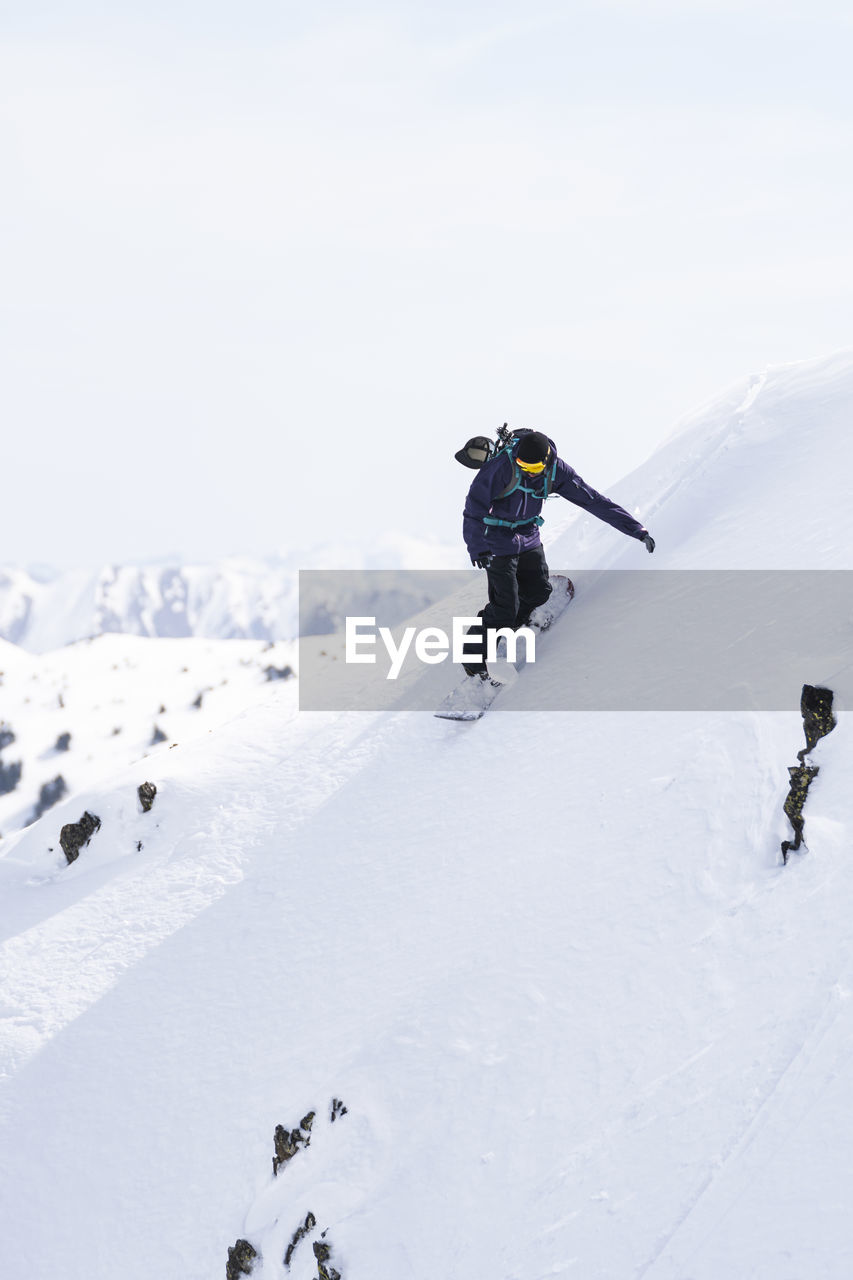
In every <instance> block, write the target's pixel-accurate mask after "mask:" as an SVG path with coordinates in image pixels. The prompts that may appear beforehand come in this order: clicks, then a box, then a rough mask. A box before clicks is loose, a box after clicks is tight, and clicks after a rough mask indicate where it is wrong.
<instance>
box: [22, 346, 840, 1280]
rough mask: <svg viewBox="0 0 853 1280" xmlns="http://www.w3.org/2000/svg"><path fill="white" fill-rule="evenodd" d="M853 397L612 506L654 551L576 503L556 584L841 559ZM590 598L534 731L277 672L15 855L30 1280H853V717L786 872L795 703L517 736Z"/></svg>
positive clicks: (86, 797)
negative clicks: (290, 1150)
mask: <svg viewBox="0 0 853 1280" xmlns="http://www.w3.org/2000/svg"><path fill="white" fill-rule="evenodd" d="M750 388H751V390H750ZM748 393H749V395H752V400H751V402H750V403H749V404H747V403H746V401H747V398H748ZM753 393H754V394H753ZM851 412H853V357H851V356H850V355H849V354H848V355H846V356H836V357H833V358H832V359H830V360H826V361H818V362H808V363H805V364H803V365H798V366H793V367H786V368H783V369H779V370H770V371H769V372H768V373H767V374H766V375H764V376H763V378H762V379H760V380H756V381H749V382H747V383H745V384H744V387H743V388H739V389H737V391H735V392H733V393H731V394H729V395H727V396H725V397H723V399H721V400H720V402H718V403H717V404H715V405H712V406H710V407H709V408H708V409H707V410H705V411H703V412H702V413H700V414H699V415H697V416H696V417H695V419H694V420H693V421H692V422H690V423H688V424H686V425H685V427H684V428H683V430H682V431H680V432H679V433H678V434H677V435H676V436H675V437H674V438H673V439H672V440H671V441H670V442H668V443H667V445H665V446H664V448H663V449H662V450H661V451H660V453H659V454H656V455H655V456H654V457H653V458H652V459H651V460H650V461H649V462H648V463H647V464H645V466H644V467H643V468H641V469H640V470H639V471H638V472H636V473H634V475H633V476H631V477H628V478H627V479H626V480H625V481H624V482H623V484H622V486H620V487H619V493H617V492H616V491H614V496H616V497H619V498H621V500H622V501H623V502H626V504H627V503H628V502H629V498H628V495H630V505H631V506H634V505H637V506H639V507H640V509H641V511H642V518H643V519H644V520H645V521H646V522H647V524H648V526H649V528H650V529H651V530H652V532H653V533H654V535H655V537H656V538H658V540H659V551H658V552H657V553H656V556H655V557H647V556H646V552H645V551H644V549H643V548H642V546H640V545H639V544H637V543H634V542H630V543H629V542H627V541H626V540H620V538H619V535H618V534H616V533H615V532H613V531H612V530H608V529H602V531H601V532H599V531H598V530H596V531H595V533H594V534H593V532H592V530H591V527H590V522H589V521H587V519H586V517H579V518H578V519H575V520H573V521H571V522H569V523H568V525H567V526H566V527H565V528H564V529H563V531H562V532H561V533H560V534H559V536H558V538H557V540H556V543H555V544H554V545H553V546H552V547H551V554H550V559H551V561H552V563H553V564H554V567H555V568H571V567H574V566H575V565H578V566H580V567H585V568H598V567H602V566H607V565H609V564H613V563H616V562H617V561H618V562H619V563H620V567H625V566H626V563H627V557H628V556H629V555H630V556H631V557H632V559H631V560H630V565H631V566H632V567H633V566H636V567H643V566H644V565H645V563H646V561H647V560H650V561H652V562H653V567H661V566H663V567H667V566H669V567H676V566H677V567H689V566H695V567H701V568H709V567H720V568H736V567H740V566H743V567H747V566H749V567H767V566H768V565H769V566H770V567H778V568H784V567H797V568H813V569H827V568H832V569H838V568H849V567H850V566H849V564H848V559H849V557H850V539H849V536H848V535H849V533H850V532H851V531H850V529H849V528H848V524H849V522H850V520H851V518H853V517H851V514H850V506H849V502H847V500H846V497H845V495H847V493H848V489H849V483H850V482H849V476H850V474H851V465H850V464H851V461H853V459H851V456H850V454H851V444H850V433H849V429H848V424H849V421H850V417H851ZM644 504H646V505H644ZM546 527H547V526H546ZM622 556H624V557H626V561H625V562H623V560H622V558H621V557H622ZM658 556H659V557H660V559H658V558H657V557H658ZM649 567H652V566H649ZM582 608H583V601H582V600H581V599H580V597H578V598H577V599H576V600H575V602H574V603H573V605H572V606H571V608H570V609H569V611H568V612H567V614H566V616H565V618H564V619H563V620H562V621H561V622H560V623H559V624H558V626H557V627H555V628H554V630H553V631H552V632H551V633H550V641H549V645H548V646H547V648H543V654H542V658H541V667H540V664H537V669H536V671H535V672H531V671H530V670H528V671H527V672H525V673H524V674H523V675H522V676H521V677H520V678H519V680H518V681H517V683H516V684H515V685H514V686H513V687H512V688H510V689H508V690H506V691H505V693H504V694H503V695H502V697H501V703H500V705H501V706H507V707H510V706H514V707H515V708H516V714H503V713H500V714H499V713H498V712H497V709H496V710H495V712H494V713H490V714H489V715H487V716H486V717H485V718H484V719H483V720H482V721H480V722H478V723H475V724H473V725H459V724H452V723H449V722H445V721H439V720H436V719H434V718H433V717H431V716H429V715H418V714H405V713H397V714H392V713H374V714H367V713H361V714H354V713H350V714H343V713H342V714H335V713H331V712H329V713H322V714H321V713H314V714H309V713H299V714H297V713H296V712H295V708H294V701H293V686H292V684H291V683H288V682H283V683H281V684H277V685H272V686H270V689H269V691H268V694H267V696H265V698H264V699H263V701H261V702H259V703H258V704H257V705H256V706H254V707H252V708H250V709H247V710H245V711H243V712H241V713H239V714H237V715H236V717H235V718H233V719H231V720H230V721H228V722H227V723H224V724H221V725H220V726H219V727H217V728H216V729H215V731H213V732H210V733H205V734H203V735H201V736H200V737H199V738H197V740H196V741H194V742H189V743H187V744H183V743H181V744H180V745H179V746H178V747H176V748H175V749H174V750H165V751H161V752H160V753H159V754H157V755H152V756H151V757H150V758H149V759H147V760H143V761H137V762H134V763H129V764H128V765H127V766H125V767H124V768H123V769H121V770H119V771H118V772H116V773H114V774H112V775H111V776H110V777H109V779H108V780H103V779H102V780H100V781H98V782H96V783H93V784H92V785H91V786H90V787H88V788H87V789H84V790H82V791H81V792H78V793H77V794H75V795H74V796H73V797H72V798H70V799H69V800H67V801H65V802H63V803H62V804H61V805H59V806H58V807H57V808H56V809H54V810H51V811H50V812H49V813H48V814H46V815H45V817H43V818H42V819H41V820H40V821H39V822H38V823H36V824H35V825H34V826H32V827H30V828H28V829H27V830H26V831H23V832H21V833H19V834H17V835H13V836H11V837H9V838H7V839H6V840H5V841H4V842H3V844H2V845H0V855H2V856H0V881H2V889H0V894H2V896H1V897H0V900H2V903H3V908H2V925H3V927H2V936H3V941H2V944H0V972H2V987H0V999H1V1000H2V1005H0V1017H2V1021H0V1072H2V1082H3V1087H2V1093H0V1117H2V1123H3V1127H4V1135H3V1144H2V1150H3V1160H2V1169H3V1174H2V1177H3V1183H2V1187H0V1241H2V1242H3V1245H2V1247H3V1249H4V1250H5V1252H6V1254H7V1260H6V1265H5V1268H4V1272H5V1274H8V1275H10V1276H11V1275H14V1276H15V1277H16V1280H42V1278H44V1280H47V1278H48V1277H50V1278H51V1280H53V1277H62V1280H84V1278H85V1280H114V1278H119V1277H120V1278H121V1280H143V1277H144V1278H145V1280H150V1277H151V1276H166V1277H169V1278H170V1280H208V1278H212V1277H221V1276H223V1275H224V1274H225V1264H226V1255H227V1249H228V1246H230V1245H233V1244H234V1243H235V1241H236V1240H237V1239H238V1238H245V1239H248V1240H249V1241H250V1242H251V1243H252V1245H253V1246H254V1248H255V1249H256V1250H257V1251H258V1253H259V1255H260V1257H259V1259H258V1261H257V1262H256V1265H255V1268H254V1271H253V1275H255V1276H262V1277H264V1280H272V1278H276V1280H282V1278H283V1277H284V1276H290V1277H292V1278H293V1280H308V1277H314V1276H316V1275H317V1263H316V1261H315V1258H314V1255H313V1252H312V1249H311V1245H312V1243H313V1242H318V1241H319V1240H320V1233H321V1232H325V1233H326V1234H325V1237H324V1241H325V1243H327V1244H328V1245H329V1246H330V1247H331V1251H332V1253H331V1259H330V1264H331V1265H333V1266H334V1267H336V1268H337V1270H338V1271H339V1272H340V1274H341V1276H342V1278H343V1280H400V1277H406V1278H407V1280H456V1278H457V1277H458V1278H459V1280H462V1277H465V1278H466V1280H467V1278H468V1277H471V1276H478V1277H479V1276H482V1277H490V1278H495V1280H498V1278H500V1280H543V1278H544V1277H552V1276H567V1277H569V1276H577V1277H582V1278H583V1280H641V1278H642V1280H720V1278H721V1277H750V1278H751V1280H752V1278H754V1280H842V1278H845V1277H848V1276H849V1275H850V1274H853V1228H851V1227H850V1223H849V1210H848V1206H849V1202H850V1198H851V1193H853V1112H851V1109H850V1107H849V1096H850V1091H851V1088H853V1000H851V993H853V932H851V928H850V919H851V913H853V847H851V846H853V793H851V788H850V783H849V779H850V777H851V776H853V737H851V731H850V727H849V722H848V719H847V716H846V711H845V707H844V706H843V705H841V706H839V707H838V708H837V710H838V715H839V722H838V725H837V727H836V728H835V730H834V731H833V732H832V734H831V735H829V736H828V737H826V738H825V739H824V740H823V741H822V742H821V743H820V744H819V745H818V747H817V749H816V750H815V751H814V752H813V756H812V758H813V760H814V762H815V763H817V764H819V765H820V775H819V777H818V778H817V779H816V781H815V782H814V783H813V785H812V789H811V792H810V795H809V799H808V804H807V808H806V839H807V846H808V847H807V849H806V850H804V851H803V852H802V853H798V854H793V855H792V856H791V859H790V861H789V863H788V865H787V866H786V867H782V866H781V865H780V857H779V841H780V840H781V839H782V838H783V837H784V836H785V835H786V834H787V833H788V824H787V821H786V819H785V818H784V815H783V812H782V804H783V800H784V797H785V794H786V792H787V784H788V775H787V766H789V765H792V764H794V763H795V762H796V752H797V751H798V750H799V749H800V748H801V747H802V746H803V737H802V723H801V720H800V717H799V715H798V713H797V712H796V711H795V710H793V709H792V710H791V711H790V712H784V713H775V714H771V713H763V714H759V713H743V714H727V713H722V712H718V713H713V714H700V713H664V712H656V713H653V712H646V713H638V712H635V713H596V712H583V713H581V712H576V713H554V712H547V711H544V710H536V711H533V710H531V711H528V712H526V713H524V712H522V713H519V710H518V709H519V708H521V709H523V707H524V706H525V699H526V697H527V696H528V695H527V694H526V692H525V690H526V689H530V690H535V688H536V686H537V682H539V684H540V685H541V682H542V681H543V680H545V679H551V680H559V679H560V672H561V671H562V670H564V669H566V667H567V666H568V665H569V664H578V663H583V662H584V661H588V662H589V661H591V660H592V659H593V657H594V654H593V653H592V651H591V649H590V647H589V645H590V644H591V642H587V647H586V648H580V649H579V648H578V647H577V646H576V645H575V644H574V642H573V630H572V618H573V616H574V613H575V612H576V611H578V610H581V609H582ZM0 657H2V660H3V663H6V661H7V659H8V661H9V663H10V664H12V663H18V665H19V666H23V665H24V664H25V663H26V662H27V661H29V660H30V659H29V657H28V655H21V654H20V651H17V650H14V651H13V650H10V648H9V646H4V648H3V650H2V654H0ZM531 677H534V678H531ZM452 679H453V677H452V676H451V674H450V673H449V672H448V682H450V681H451V680H452ZM811 679H812V673H811V672H809V671H803V672H802V681H803V682H805V681H809V680H811ZM448 687H449V685H448ZM798 695H799V689H797V690H794V691H792V708H793V707H795V706H796V701H797V698H798ZM531 697H532V698H533V702H532V705H533V706H536V705H537V698H536V696H535V695H534V694H531ZM496 706H497V704H496ZM11 750H13V749H11ZM144 780H150V781H152V782H155V783H156V785H157V787H158V794H157V798H156V801H155V804H154V807H153V809H152V810H151V812H150V813H148V814H143V813H142V812H141V811H140V807H139V805H138V803H137V799H136V787H137V785H138V784H139V783H140V782H142V781H144ZM84 808H88V809H89V810H90V811H91V812H94V813H97V814H98V816H99V817H100V818H101V821H102V826H101V830H100V831H99V832H98V833H97V834H96V835H95V836H94V837H93V839H92V841H91V843H90V844H89V845H88V846H87V847H86V848H84V849H83V850H82V852H81V854H80V857H79V859H78V860H77V861H76V862H75V863H73V865H71V866H70V867H69V866H66V865H65V859H64V857H63V856H62V854H61V853H60V852H59V850H58V848H57V837H58V832H59V828H60V826H61V825H62V824H63V823H65V822H71V821H76V820H77V819H78V818H79V817H80V815H81V813H82V811H83V809H84ZM139 842H141V843H142V848H141V850H138V849H137V844H138V843H139ZM333 1098H337V1099H341V1100H342V1101H343V1102H344V1103H345V1105H346V1107H347V1114H346V1115H343V1116H341V1117H340V1118H339V1119H337V1120H336V1121H335V1123H334V1124H332V1123H331V1122H330V1106H331V1102H332V1099H333ZM310 1110H315V1111H316V1113H317V1116H316V1119H315V1122H314V1127H313V1130H312V1137H311V1144H310V1146H309V1147H307V1148H306V1149H303V1150H300V1151H299V1152H298V1153H297V1155H296V1156H295V1157H294V1158H293V1160H292V1161H291V1162H290V1163H288V1164H287V1165H286V1166H285V1167H284V1168H283V1169H281V1170H280V1171H279V1173H278V1176H277V1177H273V1176H272V1166H271V1160H272V1156H273V1133H274V1130H275V1127H276V1125H278V1124H282V1125H284V1126H285V1127H287V1128H288V1129H293V1128H295V1127H296V1126H297V1125H298V1124H299V1121H300V1118H301V1117H303V1116H304V1115H305V1114H306V1113H307V1112H308V1111H310ZM309 1212H311V1213H312V1214H313V1215H314V1217H315V1218H316V1227H315V1229H314V1230H313V1232H312V1233H311V1235H310V1236H309V1238H308V1239H306V1240H303V1241H302V1242H301V1243H300V1244H299V1245H298V1246H297V1248H296V1250H295V1253H294V1256H293V1259H292V1263H291V1266H290V1268H289V1270H286V1269H285V1267H284V1264H283V1257H284V1253H285V1250H286V1248H287V1245H288V1242H289V1241H290V1240H291V1238H292V1237H293V1234H294V1232H295V1231H296V1229H297V1228H298V1227H299V1226H300V1225H301V1224H302V1223H303V1222H304V1220H305V1217H306V1214H308V1213H309Z"/></svg>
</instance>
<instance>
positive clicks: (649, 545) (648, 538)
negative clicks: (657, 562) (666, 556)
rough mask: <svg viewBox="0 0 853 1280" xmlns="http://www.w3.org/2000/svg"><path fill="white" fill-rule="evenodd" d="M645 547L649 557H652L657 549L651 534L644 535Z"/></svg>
mask: <svg viewBox="0 0 853 1280" xmlns="http://www.w3.org/2000/svg"><path fill="white" fill-rule="evenodd" d="M643 545H644V546H645V548H646V550H647V551H648V553H649V555H651V554H652V552H653V551H654V549H655V540H654V538H653V537H652V535H651V534H650V533H644V534H643Z"/></svg>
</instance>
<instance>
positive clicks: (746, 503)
mask: <svg viewBox="0 0 853 1280" xmlns="http://www.w3.org/2000/svg"><path fill="white" fill-rule="evenodd" d="M851 421H853V351H840V352H837V353H836V354H834V355H832V356H828V357H825V358H823V359H820V360H808V361H803V362H801V363H798V364H790V365H779V366H776V367H773V368H770V369H767V370H765V371H764V372H763V373H761V374H754V375H752V376H750V377H747V378H744V379H743V381H742V382H740V383H738V384H737V385H736V386H734V387H732V388H730V389H729V390H727V391H726V392H725V393H723V394H722V395H721V396H720V397H719V398H718V399H716V400H714V401H712V402H711V403H710V404H708V405H705V406H703V407H702V408H700V409H699V410H697V411H695V412H694V413H692V414H690V415H689V416H688V417H687V418H685V419H684V420H683V421H682V422H681V423H680V424H679V426H678V427H677V429H676V431H675V432H674V434H673V435H672V436H671V437H670V439H669V440H668V441H666V442H665V443H664V445H663V446H662V447H661V448H659V449H658V450H656V452H655V453H654V454H653V455H652V457H651V458H650V459H649V460H648V461H647V462H645V463H644V464H643V465H642V466H641V467H639V468H638V469H637V470H636V471H633V472H632V473H631V474H630V475H629V476H626V477H625V479H624V480H623V481H621V483H619V484H617V485H614V486H613V488H612V489H611V490H610V491H609V496H610V497H612V498H614V499H615V500H616V501H617V502H619V503H620V504H621V505H622V506H624V507H627V509H628V510H629V511H635V512H636V513H637V514H638V517H639V518H640V519H642V521H643V522H644V524H645V525H646V527H647V528H648V529H650V530H651V531H652V533H653V534H654V537H655V539H656V540H657V549H656V551H655V554H654V556H653V557H649V556H638V555H636V553H635V548H634V546H633V545H632V544H631V543H628V542H626V541H625V540H624V539H616V540H614V539H613V537H612V534H611V532H610V530H609V529H607V527H606V526H604V525H602V524H600V522H598V521H596V520H594V519H592V518H591V517H588V516H586V515H585V514H584V513H577V514H574V513H572V514H570V515H567V513H566V509H565V505H564V504H562V503H561V502H560V499H559V498H555V499H552V500H551V501H550V502H549V504H548V508H547V511H546V515H547V516H548V520H547V523H546V530H547V529H548V528H550V529H552V531H553V530H559V534H558V535H557V536H555V533H554V532H552V534H551V537H550V539H549V540H548V542H549V555H550V559H551V561H552V563H554V564H557V563H559V564H566V565H568V564H571V565H575V566H577V567H585V566H587V565H592V566H594V567H596V568H632V569H633V568H645V569H651V568H654V569H768V568H769V569H782V568H784V569H792V570H793V569H817V568H821V569H829V568H833V569H849V568H853V432H851V429H850V428H851ZM558 443H559V442H558ZM569 460H571V459H570V458H569ZM590 479H592V477H590Z"/></svg>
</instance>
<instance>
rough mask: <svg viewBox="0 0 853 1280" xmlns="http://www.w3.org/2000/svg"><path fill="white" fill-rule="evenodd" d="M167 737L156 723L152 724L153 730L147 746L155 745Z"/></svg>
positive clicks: (166, 739)
mask: <svg viewBox="0 0 853 1280" xmlns="http://www.w3.org/2000/svg"><path fill="white" fill-rule="evenodd" d="M167 741H168V738H167V737H166V734H165V733H164V732H163V730H162V729H161V728H160V726H159V725H158V724H155V726H154V732H153V733H152V735H151V742H150V743H149V746H152V747H156V746H157V744H158V742H167Z"/></svg>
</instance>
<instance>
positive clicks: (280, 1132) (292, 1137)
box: [272, 1111, 316, 1177]
mask: <svg viewBox="0 0 853 1280" xmlns="http://www.w3.org/2000/svg"><path fill="white" fill-rule="evenodd" d="M315 1115H316V1112H314V1111H309V1112H308V1114H307V1116H303V1117H302V1119H301V1120H300V1122H299V1128H298V1129H290V1130H288V1129H285V1127H284V1125H283V1124H278V1125H276V1127H275V1135H274V1137H273V1142H274V1144H275V1155H274V1156H273V1161H272V1171H273V1176H274V1177H275V1176H277V1175H278V1171H279V1169H281V1168H282V1166H283V1165H286V1164H287V1162H288V1161H289V1160H292V1159H293V1157H294V1156H295V1155H296V1153H297V1151H299V1149H300V1148H301V1147H307V1146H310V1145H311V1126H312V1124H313V1123H314V1116H315Z"/></svg>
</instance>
